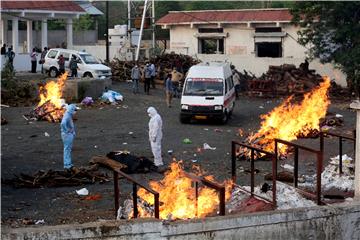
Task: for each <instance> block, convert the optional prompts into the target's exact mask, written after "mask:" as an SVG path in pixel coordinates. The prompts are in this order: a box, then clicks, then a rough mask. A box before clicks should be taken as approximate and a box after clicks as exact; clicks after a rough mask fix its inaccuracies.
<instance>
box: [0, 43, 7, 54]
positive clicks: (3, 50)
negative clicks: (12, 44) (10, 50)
mask: <svg viewBox="0 0 360 240" xmlns="http://www.w3.org/2000/svg"><path fill="white" fill-rule="evenodd" d="M1 55H6V44H5V43H4V44H3V46H2V47H1Z"/></svg>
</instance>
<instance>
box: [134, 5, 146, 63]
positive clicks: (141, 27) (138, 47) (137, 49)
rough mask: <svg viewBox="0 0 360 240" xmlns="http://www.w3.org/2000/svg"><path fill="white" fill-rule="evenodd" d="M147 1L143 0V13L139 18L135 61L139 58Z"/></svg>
mask: <svg viewBox="0 0 360 240" xmlns="http://www.w3.org/2000/svg"><path fill="white" fill-rule="evenodd" d="M147 3H148V0H145V3H144V10H143V15H142V18H141V26H140V34H139V40H138V45H137V48H136V55H135V61H137V60H139V52H140V45H141V38H142V34H143V30H144V21H145V16H146V8H147Z"/></svg>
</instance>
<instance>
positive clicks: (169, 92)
mask: <svg viewBox="0 0 360 240" xmlns="http://www.w3.org/2000/svg"><path fill="white" fill-rule="evenodd" d="M165 93H166V105H167V106H168V107H169V108H171V100H172V97H173V93H174V85H173V83H172V79H171V74H168V76H167V78H166V81H165Z"/></svg>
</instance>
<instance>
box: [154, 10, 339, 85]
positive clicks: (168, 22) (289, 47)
mask: <svg viewBox="0 0 360 240" xmlns="http://www.w3.org/2000/svg"><path fill="white" fill-rule="evenodd" d="M291 19H292V15H291V14H290V12H289V10H288V9H241V10H201V11H170V12H169V13H168V14H167V15H165V16H163V17H162V18H160V19H159V20H158V21H157V23H156V24H157V25H160V26H162V28H163V29H169V31H170V48H169V51H174V52H176V53H182V54H188V55H191V56H195V57H198V58H199V59H200V60H202V61H213V60H221V61H225V60H227V61H229V62H231V63H232V64H234V65H235V66H236V67H237V69H239V70H242V69H245V70H247V71H250V72H252V73H254V74H255V75H257V76H259V75H261V74H262V73H264V72H266V71H267V70H268V67H269V65H281V64H284V63H288V64H295V65H297V66H299V64H300V63H301V62H303V61H304V60H305V58H306V51H307V48H306V47H304V46H302V45H300V44H299V43H298V42H297V39H298V37H297V31H298V30H299V28H298V27H296V26H294V25H292V24H291ZM310 68H312V69H316V70H317V72H318V73H319V74H322V75H328V76H329V77H330V78H332V79H335V80H336V81H337V83H339V84H341V85H344V86H345V85H346V81H345V79H346V76H345V75H344V74H343V73H342V72H341V71H339V70H337V69H335V68H334V67H333V66H332V65H330V64H325V65H323V64H321V63H320V62H319V61H318V60H314V61H312V62H311V63H310Z"/></svg>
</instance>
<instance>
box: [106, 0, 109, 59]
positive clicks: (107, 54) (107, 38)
mask: <svg viewBox="0 0 360 240" xmlns="http://www.w3.org/2000/svg"><path fill="white" fill-rule="evenodd" d="M106 62H109V1H106Z"/></svg>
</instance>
